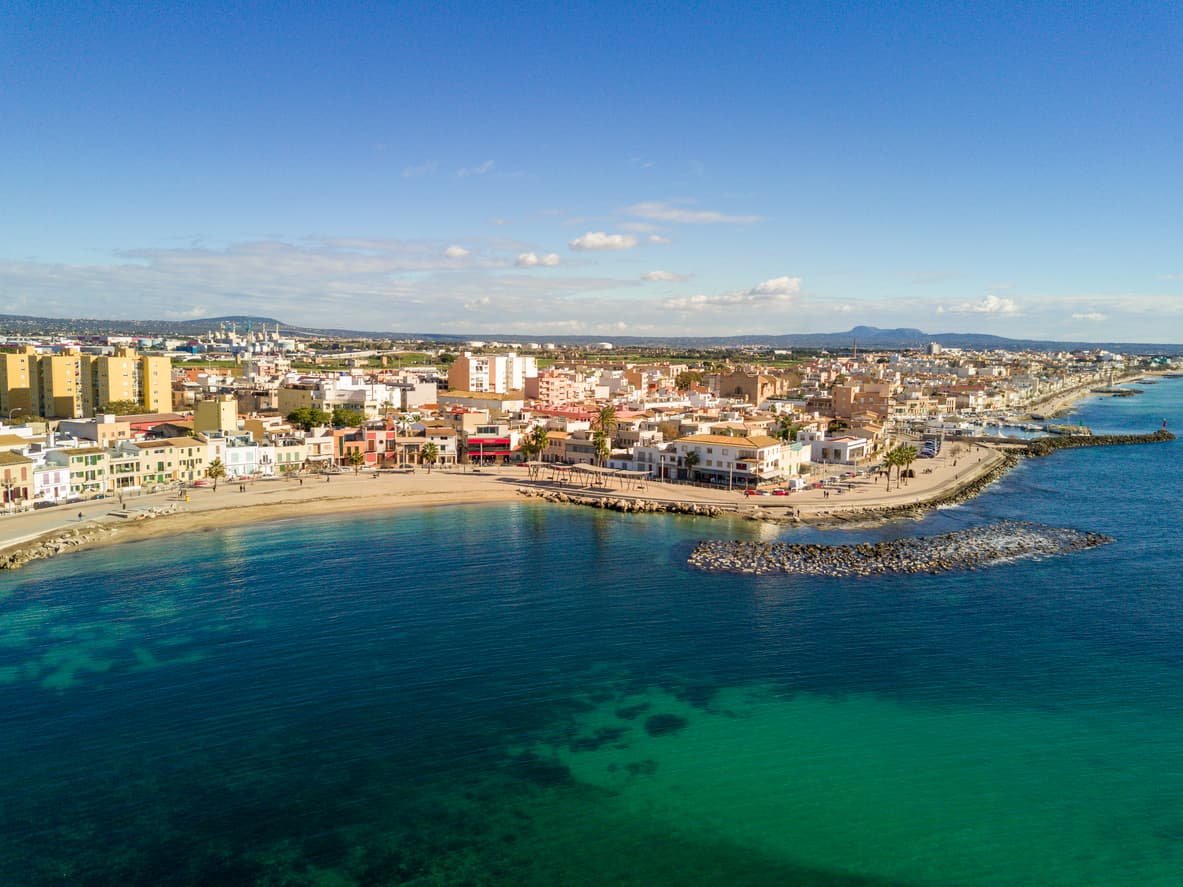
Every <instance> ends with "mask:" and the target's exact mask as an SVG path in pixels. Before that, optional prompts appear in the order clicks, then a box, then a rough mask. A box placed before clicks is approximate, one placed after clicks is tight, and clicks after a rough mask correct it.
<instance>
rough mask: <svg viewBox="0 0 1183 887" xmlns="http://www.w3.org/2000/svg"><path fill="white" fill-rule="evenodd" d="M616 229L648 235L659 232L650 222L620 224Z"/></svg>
mask: <svg viewBox="0 0 1183 887" xmlns="http://www.w3.org/2000/svg"><path fill="white" fill-rule="evenodd" d="M617 227H618V228H620V230H621V231H635V232H636V233H637V234H649V233H650V232H653V231H658V230H660V229H659V228H658V227H657V226H656V225H654V224H653V223H652V222H621V223H620V224H619V225H618V226H617Z"/></svg>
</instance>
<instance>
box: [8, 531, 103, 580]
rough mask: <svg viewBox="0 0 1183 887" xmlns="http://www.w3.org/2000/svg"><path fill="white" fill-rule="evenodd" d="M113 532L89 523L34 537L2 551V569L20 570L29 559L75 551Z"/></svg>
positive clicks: (40, 558) (39, 558)
mask: <svg viewBox="0 0 1183 887" xmlns="http://www.w3.org/2000/svg"><path fill="white" fill-rule="evenodd" d="M111 532H112V530H111V529H110V528H109V527H105V526H102V525H100V524H89V525H87V526H82V527H78V528H77V529H71V530H66V531H65V532H62V533H54V534H52V535H49V536H43V537H41V538H40V539H34V540H33V541H32V542H28V543H26V544H24V545H20V546H17V547H16V548H13V549H11V550H10V551H5V552H3V553H0V570H19V569H20V568H21V567H23V566H24V565H25V564H27V563H28V562H29V561H37V560H42V559H44V558H47V557H53V556H54V555H58V554H62V553H63V552H66V551H74V550H76V549H78V548H82V547H83V546H86V545H89V544H90V543H92V542H94V541H95V540H96V539H99V538H102V537H103V536H107V535H109V534H110V533H111Z"/></svg>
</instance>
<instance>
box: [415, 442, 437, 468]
mask: <svg viewBox="0 0 1183 887" xmlns="http://www.w3.org/2000/svg"><path fill="white" fill-rule="evenodd" d="M439 457H440V448H439V447H437V446H436V445H435V444H433V443H426V444H424V445H423V449H421V450H420V451H419V458H420V459H422V460H423V461H424V462H426V463H427V473H428V474H431V466H432V465H434V464H435V463H436V460H437V459H439Z"/></svg>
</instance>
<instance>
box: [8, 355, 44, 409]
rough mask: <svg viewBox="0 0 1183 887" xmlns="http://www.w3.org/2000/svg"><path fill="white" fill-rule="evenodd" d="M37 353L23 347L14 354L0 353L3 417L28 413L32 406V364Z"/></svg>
mask: <svg viewBox="0 0 1183 887" xmlns="http://www.w3.org/2000/svg"><path fill="white" fill-rule="evenodd" d="M36 358H37V354H36V352H35V351H34V350H33V349H32V348H24V349H22V350H21V351H20V352H18V353H16V354H0V412H2V413H3V414H4V418H6V419H7V418H8V417H9V416H11V417H12V418H14V419H15V418H17V417H18V416H20V415H28V414H29V412H30V411H31V410H32V408H33V392H32V389H31V388H30V385H31V380H32V378H33V364H32V363H31V362H32V361H34V360H36Z"/></svg>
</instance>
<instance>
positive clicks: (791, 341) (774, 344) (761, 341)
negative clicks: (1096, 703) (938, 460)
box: [0, 314, 1183, 355]
mask: <svg viewBox="0 0 1183 887" xmlns="http://www.w3.org/2000/svg"><path fill="white" fill-rule="evenodd" d="M231 324H234V325H235V327H236V328H237V329H238V331H239V332H240V333H241V332H245V331H246V330H247V329H248V328H251V329H255V330H259V329H262V328H264V327H266V328H267V329H268V330H274V329H275V327H276V325H278V326H279V329H280V332H281V333H282V334H285V335H293V336H316V337H326V338H345V339H392V340H403V341H406V340H423V341H430V342H440V343H453V342H465V341H470V340H473V339H480V340H483V341H499V342H523V341H539V342H554V343H555V344H557V345H587V344H591V343H594V342H599V341H611V342H612V343H613V344H614V345H616V346H618V347H627V346H630V345H644V346H653V347H666V348H738V347H743V346H755V347H764V348H777V349H786V350H791V349H793V348H809V349H822V348H825V349H830V350H833V349H839V348H851V347H853V346H855V345H857V346H858V347H859V348H867V349H870V350H875V349H901V348H919V347H923V346H924V345H927V344H928V343H929V342H935V343H937V344H939V345H941V346H943V347H946V348H969V349H975V350H989V349H992V348H1002V349H1006V350H1010V351H1021V350H1032V351H1065V350H1069V351H1071V350H1076V349H1080V348H1104V349H1106V350H1109V351H1121V352H1125V353H1127V354H1168V355H1180V354H1183V344H1180V345H1156V344H1149V343H1144V342H1075V341H1073V342H1070V341H1052V340H1046V339H1008V338H1004V337H1002V336H991V335H986V334H984V333H926V332H924V331H923V330H918V329H912V328H908V327H901V328H898V329H889V330H885V329H880V328H878V327H873V326H856V327H854V328H853V329H850V330H847V331H846V332H837V333H785V334H782V335H761V334H755V333H753V334H749V335H743V336H603V335H600V336H594V335H587V336H549V335H548V336H528V335H522V334H520V333H514V334H495V333H481V334H474V335H470V336H463V335H456V334H455V333H410V332H374V331H372V330H344V329H322V328H315V327H300V326H293V325H292V324H289V323H284V322H283V321H281V320H276V319H275V318H273V317H248V316H239V315H236V316H228V317H207V318H202V319H198V320H99V319H88V318H48V317H31V316H25V315H17V314H0V334H3V335H9V336H38V335H40V336H52V335H56V336H117V335H129V336H168V337H170V338H194V337H197V336H201V335H204V334H206V333H208V332H209V331H210V330H217V329H219V328H220V327H221V326H222V325H226V326H229V325H231Z"/></svg>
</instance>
